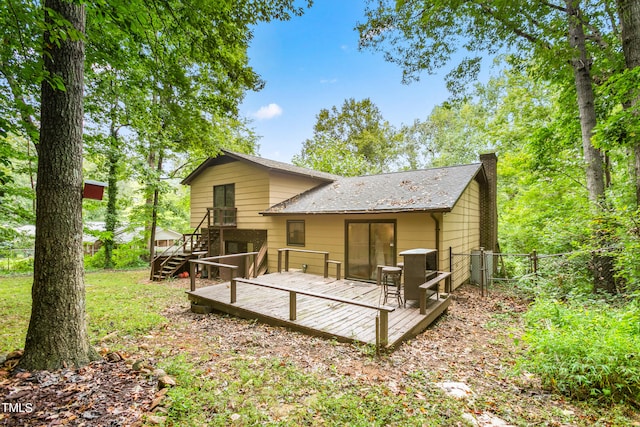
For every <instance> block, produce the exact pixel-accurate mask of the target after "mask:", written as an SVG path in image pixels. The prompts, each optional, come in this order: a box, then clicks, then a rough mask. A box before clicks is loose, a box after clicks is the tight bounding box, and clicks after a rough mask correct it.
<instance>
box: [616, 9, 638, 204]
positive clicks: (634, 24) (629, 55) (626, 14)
mask: <svg viewBox="0 0 640 427" xmlns="http://www.w3.org/2000/svg"><path fill="white" fill-rule="evenodd" d="M616 3H617V5H618V15H619V16H620V26H621V37H622V51H623V53H624V58H625V63H626V66H627V69H629V70H635V71H636V72H637V71H638V70H637V68H638V67H640V0H618V1H617V2H616ZM629 76H630V77H631V79H630V80H631V82H630V84H631V85H633V86H635V87H637V82H638V80H637V75H635V74H630V75H629ZM627 93H628V94H629V95H631V96H630V99H627V100H626V102H625V106H626V107H627V109H632V110H635V111H633V112H632V119H633V120H635V121H637V120H638V116H640V113H639V112H638V111H637V110H636V109H637V107H638V96H639V95H638V93H637V92H636V91H629V92H627ZM631 139H632V140H633V141H632V142H631V144H630V145H631V149H632V150H633V156H634V158H633V168H634V175H635V187H636V205H637V206H639V207H640V136H639V135H637V134H632V136H631Z"/></svg>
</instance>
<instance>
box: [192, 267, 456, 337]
mask: <svg viewBox="0 0 640 427" xmlns="http://www.w3.org/2000/svg"><path fill="white" fill-rule="evenodd" d="M243 280H245V279H238V281H237V282H236V285H235V288H236V289H235V298H234V296H233V286H232V284H231V283H230V282H225V283H220V284H216V285H212V286H207V287H202V288H198V289H196V290H194V291H189V292H187V294H188V296H189V300H191V301H192V302H194V303H196V304H200V305H204V306H209V307H212V308H213V309H214V310H216V311H219V312H223V313H228V314H231V315H234V316H238V317H242V318H246V319H257V320H259V321H261V322H265V323H268V324H271V325H277V326H285V327H288V328H291V329H293V330H297V331H301V332H304V333H306V334H309V335H314V336H322V337H326V338H335V339H337V340H339V341H343V342H356V341H357V342H363V343H367V344H374V345H375V344H379V343H380V332H379V329H380V326H379V325H380V323H379V322H378V326H376V318H377V317H378V318H383V319H384V318H385V317H387V316H388V337H387V336H385V337H384V340H383V341H382V343H383V344H384V346H385V347H390V348H392V347H395V346H396V345H397V344H399V343H400V342H402V341H403V340H407V339H409V338H412V337H414V336H415V335H417V334H419V333H420V332H422V331H423V330H424V329H426V327H427V326H429V325H430V324H431V323H432V322H433V321H434V320H435V319H436V318H438V316H440V315H441V314H442V313H443V312H444V311H445V310H446V309H447V307H448V306H449V303H450V297H449V295H447V294H439V295H438V294H433V295H431V296H430V297H429V298H427V301H426V310H425V314H420V305H419V302H418V301H413V300H410V301H407V304H406V307H397V306H396V301H395V300H389V301H388V302H387V305H386V309H385V306H383V304H382V301H383V295H382V290H381V288H380V287H379V286H377V285H376V284H372V283H364V282H357V281H354V280H344V279H343V280H336V279H335V278H323V277H322V276H316V275H312V274H305V273H301V272H284V273H271V274H265V275H262V276H259V277H257V278H254V279H251V280H245V281H243ZM257 283H260V284H263V286H259V285H257ZM273 286H275V287H278V288H285V289H286V290H281V289H273ZM296 291H298V292H296ZM233 300H235V302H234V303H232V302H231V301H233ZM345 301H353V303H355V304H360V305H354V304H353V303H349V302H345ZM377 308H378V309H377ZM292 313H293V314H292ZM384 321H387V319H384Z"/></svg>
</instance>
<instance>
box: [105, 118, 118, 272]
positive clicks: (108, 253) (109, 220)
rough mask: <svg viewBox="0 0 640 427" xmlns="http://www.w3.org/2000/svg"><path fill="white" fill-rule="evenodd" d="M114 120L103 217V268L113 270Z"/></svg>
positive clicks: (115, 219)
mask: <svg viewBox="0 0 640 427" xmlns="http://www.w3.org/2000/svg"><path fill="white" fill-rule="evenodd" d="M114 121H115V119H113V118H112V121H111V129H110V132H109V153H108V156H107V161H108V165H109V178H108V184H109V186H108V187H107V213H106V215H105V231H107V232H108V233H109V237H108V238H106V239H105V240H104V268H105V269H109V268H113V249H114V246H115V233H116V228H117V227H118V206H117V202H118V162H119V161H120V158H121V154H120V144H119V139H118V138H119V137H118V131H117V130H116V127H115V122H114Z"/></svg>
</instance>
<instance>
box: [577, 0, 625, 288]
mask: <svg viewBox="0 0 640 427" xmlns="http://www.w3.org/2000/svg"><path fill="white" fill-rule="evenodd" d="M578 5H579V2H578V1H576V0H566V6H567V14H568V19H569V45H570V46H571V48H572V49H573V50H574V57H573V59H572V62H571V64H572V66H573V76H574V80H575V85H576V93H577V98H578V108H579V110H580V128H581V130H582V152H583V156H584V161H585V163H586V166H585V169H586V178H587V179H586V182H587V191H588V194H589V199H590V200H591V203H592V205H593V212H594V215H595V216H596V217H597V216H598V215H599V214H600V212H602V209H603V208H604V202H605V193H604V189H605V175H604V166H603V164H604V162H603V156H602V153H601V152H600V150H598V149H597V148H596V147H594V146H593V144H592V136H593V128H594V127H595V126H596V109H595V94H594V92H593V83H592V78H591V61H592V59H591V57H590V56H589V54H588V52H587V47H586V37H585V33H584V28H583V27H582V22H581V20H580V10H579V8H578ZM595 227H596V229H595V230H594V231H593V233H594V239H595V243H596V247H597V248H606V247H608V246H609V240H610V239H609V238H608V234H607V232H606V231H605V230H601V229H598V226H597V225H596V226H595ZM592 268H593V275H594V290H595V291H599V290H603V291H607V292H611V293H615V292H616V286H615V280H614V279H615V276H614V269H613V258H612V257H611V256H609V255H607V254H605V253H600V252H596V253H595V254H594V256H593V266H592Z"/></svg>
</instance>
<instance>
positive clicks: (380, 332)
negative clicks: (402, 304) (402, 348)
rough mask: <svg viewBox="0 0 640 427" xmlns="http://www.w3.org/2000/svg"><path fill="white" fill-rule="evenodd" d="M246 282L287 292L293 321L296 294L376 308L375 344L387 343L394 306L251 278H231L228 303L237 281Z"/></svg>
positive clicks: (290, 318)
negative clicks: (390, 317)
mask: <svg viewBox="0 0 640 427" xmlns="http://www.w3.org/2000/svg"><path fill="white" fill-rule="evenodd" d="M238 282H240V283H246V284H248V285H254V286H261V287H263V288H270V289H275V290H279V291H284V292H288V293H289V320H291V321H294V320H296V319H297V318H298V299H297V296H298V295H304V296H308V297H313V298H320V299H324V300H327V301H333V302H338V303H343V304H349V305H353V306H356V307H363V308H368V309H371V310H377V311H378V316H376V323H375V327H376V346H377V347H386V346H387V344H389V313H391V312H392V311H395V309H396V308H395V307H391V306H388V305H380V306H378V305H373V304H367V303H365V302H362V301H357V300H352V299H348V298H342V297H339V296H334V295H327V294H321V293H317V292H312V291H306V290H302V289H293V288H288V287H286V286H280V285H274V284H271V283H262V282H258V281H255V280H251V279H243V278H232V279H231V286H230V303H231V304H235V303H236V302H237V292H236V289H237V283H238Z"/></svg>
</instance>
